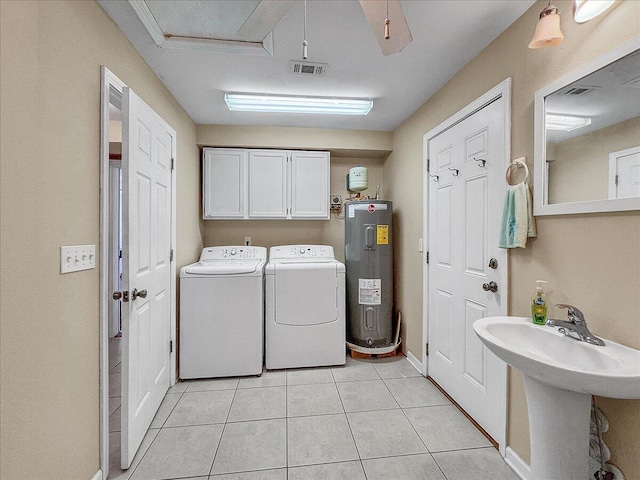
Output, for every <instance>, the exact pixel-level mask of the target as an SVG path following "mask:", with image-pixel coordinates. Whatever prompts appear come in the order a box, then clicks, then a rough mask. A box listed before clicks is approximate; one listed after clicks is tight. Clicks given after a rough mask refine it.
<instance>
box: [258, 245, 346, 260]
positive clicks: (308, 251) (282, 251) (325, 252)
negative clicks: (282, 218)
mask: <svg viewBox="0 0 640 480" xmlns="http://www.w3.org/2000/svg"><path fill="white" fill-rule="evenodd" d="M269 258H271V259H276V258H300V259H303V258H330V259H333V258H335V255H334V253H333V247H331V246H328V245H282V246H279V247H271V250H270V251H269Z"/></svg>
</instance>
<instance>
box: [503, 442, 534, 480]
mask: <svg viewBox="0 0 640 480" xmlns="http://www.w3.org/2000/svg"><path fill="white" fill-rule="evenodd" d="M504 461H505V462H507V465H509V466H510V467H511V470H513V471H514V472H515V473H516V475H518V477H520V478H521V480H529V476H530V470H529V465H527V464H526V463H525V461H524V460H522V459H521V458H520V456H519V455H518V454H517V453H516V452H515V450H513V449H512V448H511V447H507V451H506V456H505V457H504Z"/></svg>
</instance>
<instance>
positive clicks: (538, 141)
mask: <svg viewBox="0 0 640 480" xmlns="http://www.w3.org/2000/svg"><path fill="white" fill-rule="evenodd" d="M638 49H640V36H638V37H634V38H633V39H631V40H630V41H628V42H626V43H623V44H622V45H620V46H619V47H616V48H614V49H613V50H611V51H610V52H608V53H605V54H604V55H601V56H600V57H598V58H596V59H595V60H593V61H591V62H589V63H587V64H586V65H583V66H582V67H580V68H577V69H576V70H574V71H573V72H571V73H568V74H566V75H564V76H562V77H560V78H559V79H558V80H555V81H554V82H551V83H550V84H549V85H547V86H545V87H543V88H541V89H540V90H538V91H537V92H536V95H535V104H534V107H535V108H534V110H535V119H534V142H535V143H534V156H533V158H534V189H533V193H534V202H533V214H534V215H535V216H542V215H566V214H573V213H598V212H620V211H629V210H640V197H636V198H618V199H610V200H609V199H604V200H590V201H584V202H570V203H551V204H549V203H545V202H544V199H545V191H546V185H547V178H546V177H547V169H546V168H545V166H546V158H547V135H546V125H545V98H546V97H547V96H549V95H551V94H552V93H554V92H556V91H557V90H560V89H561V88H564V87H566V86H568V85H570V84H572V83H573V82H575V81H577V80H580V79H581V78H583V77H586V76H587V75H589V74H591V73H593V72H595V71H596V70H599V69H601V68H603V67H605V66H607V65H609V64H610V63H613V62H615V61H616V60H618V59H620V58H622V57H624V56H626V55H628V54H630V53H632V52H634V51H636V50H638ZM639 143H640V142H639Z"/></svg>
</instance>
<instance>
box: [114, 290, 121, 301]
mask: <svg viewBox="0 0 640 480" xmlns="http://www.w3.org/2000/svg"><path fill="white" fill-rule="evenodd" d="M112 297H113V299H114V300H120V299H121V298H122V292H113V295H112Z"/></svg>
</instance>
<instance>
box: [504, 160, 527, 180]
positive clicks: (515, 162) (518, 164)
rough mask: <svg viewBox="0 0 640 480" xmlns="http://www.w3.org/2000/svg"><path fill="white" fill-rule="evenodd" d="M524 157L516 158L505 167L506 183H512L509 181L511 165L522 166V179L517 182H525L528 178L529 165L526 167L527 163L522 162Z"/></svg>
mask: <svg viewBox="0 0 640 480" xmlns="http://www.w3.org/2000/svg"><path fill="white" fill-rule="evenodd" d="M525 158H526V157H520V158H516V159H515V160H514V161H513V162H511V163H510V164H509V166H508V167H507V171H506V173H505V178H506V180H507V184H508V185H512V183H511V169H512V168H513V167H516V168H520V167H524V180H523V181H522V182H519V183H523V182H526V181H527V180H529V167H527V164H526V163H525V162H524V159H525Z"/></svg>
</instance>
